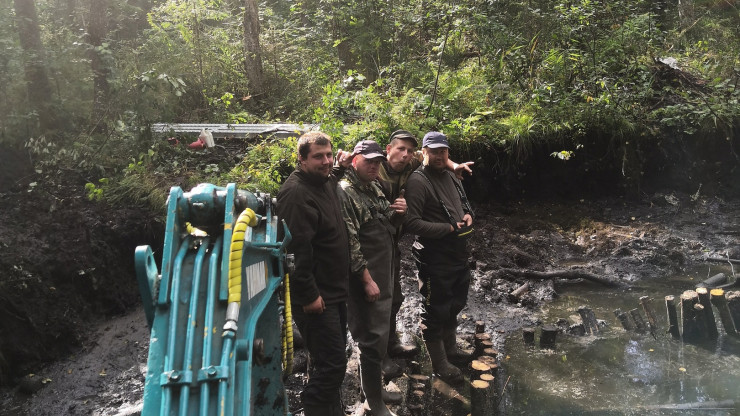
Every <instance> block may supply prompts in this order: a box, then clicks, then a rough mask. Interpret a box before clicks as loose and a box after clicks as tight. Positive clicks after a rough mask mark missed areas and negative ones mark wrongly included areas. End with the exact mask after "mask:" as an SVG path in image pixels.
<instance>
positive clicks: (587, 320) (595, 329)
mask: <svg viewBox="0 0 740 416" xmlns="http://www.w3.org/2000/svg"><path fill="white" fill-rule="evenodd" d="M578 314H579V315H581V321H582V322H583V328H584V329H585V330H586V334H593V335H596V334H598V333H599V323H598V322H596V314H594V311H593V310H592V309H591V308H589V307H587V306H581V307H579V308H578Z"/></svg>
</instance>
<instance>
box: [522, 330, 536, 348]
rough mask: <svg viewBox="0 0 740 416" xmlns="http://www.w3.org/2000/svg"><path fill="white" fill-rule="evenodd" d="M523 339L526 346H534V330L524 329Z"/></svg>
mask: <svg viewBox="0 0 740 416" xmlns="http://www.w3.org/2000/svg"><path fill="white" fill-rule="evenodd" d="M522 339H524V345H534V328H524V329H522Z"/></svg>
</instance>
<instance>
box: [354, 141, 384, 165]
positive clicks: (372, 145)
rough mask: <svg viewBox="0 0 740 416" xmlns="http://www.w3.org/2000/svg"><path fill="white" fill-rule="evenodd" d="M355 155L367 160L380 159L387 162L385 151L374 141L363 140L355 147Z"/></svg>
mask: <svg viewBox="0 0 740 416" xmlns="http://www.w3.org/2000/svg"><path fill="white" fill-rule="evenodd" d="M354 153H355V154H360V155H363V156H365V159H375V158H379V157H380V158H383V159H384V160H385V155H384V154H383V149H381V148H380V145H379V144H378V143H376V142H375V141H373V140H363V141H361V142H359V143H357V144H356V145H355V151H354Z"/></svg>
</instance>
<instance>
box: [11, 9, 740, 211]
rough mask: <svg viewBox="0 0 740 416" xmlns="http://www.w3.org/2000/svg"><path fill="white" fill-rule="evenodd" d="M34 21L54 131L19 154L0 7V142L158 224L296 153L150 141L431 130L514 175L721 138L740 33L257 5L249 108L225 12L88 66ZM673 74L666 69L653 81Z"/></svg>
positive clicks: (284, 168)
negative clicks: (253, 126)
mask: <svg viewBox="0 0 740 416" xmlns="http://www.w3.org/2000/svg"><path fill="white" fill-rule="evenodd" d="M36 4H37V8H38V14H39V21H40V24H41V28H42V33H41V38H42V42H43V43H44V47H45V53H46V61H45V62H46V64H47V70H48V73H49V77H50V79H51V81H52V85H53V88H54V91H53V95H54V102H55V106H56V111H57V113H58V115H59V118H60V119H61V120H64V121H65V125H64V127H63V128H61V129H60V131H59V132H55V133H50V134H48V135H46V136H39V137H30V138H29V136H33V134H32V133H29V132H33V131H34V129H35V123H36V119H37V116H38V115H37V114H35V113H34V112H33V111H32V110H31V108H33V106H31V105H30V104H31V103H28V102H27V101H26V100H27V98H26V97H27V91H26V88H25V79H24V78H23V76H22V74H23V73H24V54H23V50H22V48H21V45H20V40H19V39H18V38H17V33H16V31H15V29H14V26H15V23H14V20H13V19H14V13H13V8H12V5H11V4H10V3H8V2H5V3H3V4H2V5H0V47H1V48H2V49H3V54H2V55H1V56H0V131H2V133H1V134H0V141H1V142H4V143H10V144H20V143H25V144H26V146H27V148H28V149H29V151H30V152H31V154H32V156H33V159H34V162H35V165H36V167H37V169H39V170H40V171H42V172H43V175H47V176H48V177H53V176H57V175H60V174H61V173H62V172H66V171H68V170H76V171H80V172H81V176H82V177H83V178H82V179H83V181H82V182H81V183H90V184H92V186H93V187H92V188H89V189H88V192H89V193H91V194H93V195H95V197H94V199H100V198H101V197H102V198H103V199H104V200H111V201H123V200H124V199H125V198H129V197H131V198H133V199H134V200H137V201H144V202H147V203H150V202H151V203H155V204H159V203H160V202H161V200H162V199H163V198H165V197H166V196H162V195H164V194H163V193H161V194H159V195H157V196H152V197H150V195H151V194H152V193H153V192H156V191H155V189H156V188H157V187H160V186H161V187H163V188H164V189H165V190H166V189H168V188H169V186H171V185H173V184H174V183H177V184H180V185H183V186H187V185H189V184H190V183H191V182H197V181H213V182H216V183H224V182H225V181H236V182H238V183H240V184H242V185H243V186H245V187H247V186H248V187H251V188H254V189H261V190H265V191H269V192H274V191H275V190H276V189H277V186H279V184H280V183H281V181H282V179H283V178H284V177H285V176H286V175H287V174H289V172H290V170H292V168H293V167H294V166H295V159H294V158H295V156H294V154H293V153H294V149H293V146H294V144H293V143H291V142H290V141H277V140H274V139H268V140H266V141H265V142H264V143H258V144H256V145H255V146H254V148H253V149H251V151H250V153H249V154H248V155H247V156H246V157H245V158H244V160H243V161H242V162H241V163H238V164H237V165H236V166H233V164H229V163H228V162H227V161H218V160H208V159H209V158H208V157H207V153H204V154H203V155H206V156H203V155H201V156H196V155H195V154H192V153H188V152H189V151H188V150H187V149H183V148H180V147H171V146H167V145H166V144H163V141H162V140H161V138H153V137H150V136H147V135H146V134H144V133H145V132H146V129H147V127H146V126H147V125H148V124H149V123H150V122H153V121H157V122H159V121H182V122H212V123H257V122H279V121H292V122H298V123H300V122H313V123H320V124H321V128H322V130H323V131H325V132H327V133H328V134H330V135H331V136H332V137H333V139H334V145H335V147H336V148H344V149H348V148H351V146H352V145H353V144H354V143H355V142H356V141H358V140H360V139H366V138H374V139H376V140H378V141H379V142H381V143H385V142H386V141H387V137H388V135H389V133H390V132H392V131H393V130H395V129H398V128H404V129H407V130H410V131H412V132H414V133H416V134H418V135H420V136H421V135H423V134H424V133H425V132H426V131H429V130H433V129H434V130H442V131H444V132H445V133H446V134H447V135H448V136H449V137H450V139H451V142H452V146H453V151H457V152H458V154H460V153H463V154H475V155H476V156H480V157H483V158H485V157H486V154H487V153H488V152H490V151H492V150H495V151H497V152H501V151H503V152H506V153H507V155H508V157H509V158H510V161H509V162H510V165H516V164H520V163H526V162H528V161H529V160H530V158H531V157H532V156H533V155H535V154H536V153H537V152H540V151H541V149H543V148H547V149H548V150H547V151H548V154H550V152H552V150H553V149H563V152H573V151H576V149H578V146H580V145H581V144H582V143H583V142H584V141H585V140H586V139H592V138H595V140H600V141H602V142H603V143H607V144H608V146H606V145H604V146H602V147H610V146H611V145H612V144H613V145H614V146H616V147H619V146H625V144H626V143H627V142H628V141H631V143H636V142H637V140H635V139H636V138H639V139H638V140H640V141H651V140H657V139H659V138H661V137H664V136H668V135H676V134H679V135H681V136H682V137H687V138H692V137H699V136H701V135H702V133H706V132H721V133H723V135H726V136H727V137H730V136H731V135H732V134H733V130H732V129H733V127H735V126H737V122H738V119H740V106H739V105H738V101H739V100H740V92H739V91H740V89H738V84H739V83H740V81H739V77H740V75H739V74H740V72H738V71H739V68H740V58H738V57H739V56H740V53H739V51H740V14H738V12H737V8H734V7H731V5H730V6H727V5H719V4H717V3H716V2H695V3H693V8H694V10H693V16H694V17H693V20H691V21H688V20H687V19H682V18H681V17H682V16H683V15H681V16H680V15H679V13H678V9H677V7H676V6H675V5H674V4H673V3H663V2H658V3H656V2H648V1H645V0H638V1H627V0H608V1H605V2H596V1H594V0H574V1H570V2H563V3H557V2H556V3H552V2H546V1H543V0H534V1H527V2H524V1H512V2H494V1H487V2H478V1H476V2H473V1H462V2H453V3H449V2H440V1H433V2H429V1H420V0H404V1H401V2H393V3H388V2H381V1H376V0H371V1H366V2H340V3H338V2H335V1H327V0H300V1H294V2H287V3H286V2H275V1H272V2H263V3H261V4H260V24H261V35H260V36H261V38H260V40H261V48H262V61H263V68H264V76H265V80H266V84H267V85H268V91H267V93H266V94H264V96H261V97H255V96H253V95H252V91H251V89H250V86H249V84H248V82H247V79H246V77H245V75H244V43H243V28H242V26H241V25H242V19H243V15H242V12H243V8H241V7H240V6H239V5H238V4H237V3H234V2H221V1H214V0H195V1H189V2H181V1H176V0H166V1H163V2H157V3H155V4H154V5H153V6H152V8H151V9H146V8H145V7H148V6H138V5H137V4H138V3H136V2H134V3H131V2H122V3H112V4H110V7H109V9H108V14H107V16H108V18H109V21H108V22H107V23H108V27H109V32H108V34H107V36H106V38H105V39H103V41H102V45H99V46H95V47H94V46H92V45H91V44H90V39H89V37H88V29H89V28H88V26H87V25H88V20H87V16H88V14H89V10H88V8H89V6H86V5H84V4H82V3H74V2H72V3H65V2H36ZM142 4H143V3H142ZM91 53H95V54H97V55H98V56H102V57H103V62H104V64H105V66H106V68H107V69H109V70H110V76H109V79H108V81H109V83H110V87H111V91H110V97H109V102H108V103H107V107H106V108H105V110H104V111H103V112H102V113H96V114H93V113H92V111H91V109H92V108H93V106H92V102H93V82H92V81H93V73H92V69H91V67H90V56H91ZM668 58H672V59H673V61H672V62H674V68H670V66H668V65H666V64H663V63H660V62H661V60H663V61H666V62H667V59H668ZM603 143H602V144H603ZM152 152H153V153H152ZM561 154H562V155H565V154H569V155H572V154H571V153H561V152H557V153H556V156H555V157H560V156H557V155H561ZM630 157H632V156H630ZM563 159H567V158H565V157H564V158H563ZM639 164H640V161H639V160H638V161H635V163H634V165H633V166H635V167H636V169H639ZM96 178H109V182H108V183H107V184H103V183H99V182H97V179H96ZM183 178H188V179H183ZM98 191H101V192H98Z"/></svg>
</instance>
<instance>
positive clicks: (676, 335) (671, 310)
mask: <svg viewBox="0 0 740 416" xmlns="http://www.w3.org/2000/svg"><path fill="white" fill-rule="evenodd" d="M665 310H666V314H667V315H668V332H669V333H670V334H671V336H672V337H673V339H680V338H681V332H680V331H679V330H678V314H677V313H676V298H675V297H673V296H666V297H665Z"/></svg>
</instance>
